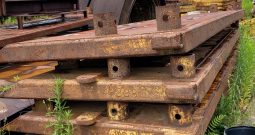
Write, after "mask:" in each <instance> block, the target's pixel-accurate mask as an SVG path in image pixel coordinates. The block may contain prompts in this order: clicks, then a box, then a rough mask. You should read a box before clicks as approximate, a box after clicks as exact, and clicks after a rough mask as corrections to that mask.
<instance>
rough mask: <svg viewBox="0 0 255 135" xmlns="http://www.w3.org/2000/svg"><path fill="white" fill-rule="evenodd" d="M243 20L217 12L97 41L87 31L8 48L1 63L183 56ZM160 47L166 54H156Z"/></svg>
mask: <svg viewBox="0 0 255 135" xmlns="http://www.w3.org/2000/svg"><path fill="white" fill-rule="evenodd" d="M242 17H243V11H241V10H239V11H225V12H216V13H210V14H201V15H194V16H186V17H183V18H182V28H180V29H176V30H172V31H165V32H157V30H156V22H155V20H152V21H146V22H141V23H134V24H128V25H122V26H119V27H118V35H111V36H103V37H96V36H95V32H94V31H88V32H83V33H82V34H78V35H77V34H76V36H75V35H73V36H72V37H63V36H62V37H55V38H46V39H39V40H33V41H28V42H23V43H17V44H11V45H8V46H6V47H4V48H3V49H1V50H0V56H1V57H0V63H5V62H18V61H40V60H64V59H93V58H111V57H114V58H117V57H131V56H154V55H164V54H172V53H183V52H188V51H190V50H192V49H194V48H195V47H197V46H198V45H200V44H201V43H203V42H204V41H206V40H207V39H209V38H210V37H212V36H213V35H215V34H217V33H218V32H220V31H221V30H223V29H224V28H226V27H227V26H229V25H231V24H232V23H234V22H236V21H238V20H240V19H241V18H242ZM194 39H196V40H194ZM159 43H160V46H161V48H164V49H166V50H161V51H159V50H155V49H156V48H157V47H156V46H157V45H158V44H159ZM152 47H155V49H153V48H152Z"/></svg>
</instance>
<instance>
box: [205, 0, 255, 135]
mask: <svg viewBox="0 0 255 135" xmlns="http://www.w3.org/2000/svg"><path fill="white" fill-rule="evenodd" d="M242 5H243V8H244V10H245V14H246V21H245V23H241V25H240V34H241V35H240V41H239V45H238V56H237V63H236V67H235V71H234V73H233V75H232V77H231V78H230V80H229V90H228V93H227V94H226V95H223V96H222V98H221V101H220V103H219V105H218V107H217V109H216V112H215V115H214V116H213V118H212V120H211V122H210V124H209V127H208V129H207V132H206V134H207V135H220V134H223V132H224V129H225V128H227V127H232V126H237V125H250V123H249V121H247V117H249V115H251V114H250V111H249V106H250V104H251V101H252V99H253V97H254V95H255V85H254V84H255V38H254V37H252V34H251V33H252V30H255V27H254V26H255V25H252V21H249V19H250V18H251V10H252V6H253V5H252V0H243V4H242Z"/></svg>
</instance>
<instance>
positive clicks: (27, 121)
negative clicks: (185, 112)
mask: <svg viewBox="0 0 255 135" xmlns="http://www.w3.org/2000/svg"><path fill="white" fill-rule="evenodd" d="M234 56H235V55H234ZM234 56H232V57H231V58H230V59H229V60H228V62H227V63H225V66H224V68H222V69H221V71H220V72H219V74H218V75H217V77H216V79H215V81H214V83H213V85H212V86H211V88H210V90H209V92H208V93H207V95H206V96H205V98H204V99H203V100H202V102H201V103H200V104H199V105H197V106H196V108H195V112H194V113H193V115H192V119H193V121H192V124H190V125H189V126H186V127H174V126H171V125H170V124H169V122H168V118H167V117H168V113H167V112H168V105H167V104H165V105H163V104H136V105H134V106H133V111H132V112H131V113H130V118H129V119H126V120H124V121H111V120H109V119H108V118H107V117H105V116H103V115H101V116H100V114H102V113H103V112H104V111H103V110H104V108H105V105H102V104H101V105H99V104H98V103H97V104H94V105H91V104H90V103H84V104H82V105H76V107H75V106H74V107H72V106H71V107H72V109H73V120H72V121H71V122H72V123H73V124H74V125H75V128H74V129H75V131H74V132H75V135H84V134H86V135H105V134H109V135H119V134H135V135H169V134H174V135H185V134H188V135H203V134H204V132H205V130H206V127H207V125H208V123H209V122H210V119H211V117H212V115H213V113H214V111H215V108H216V106H217V103H218V102H219V100H220V97H221V95H222V92H223V91H224V90H225V89H226V87H227V80H228V77H229V76H230V73H231V72H232V70H233V67H234V65H235V63H234V61H235V57H234ZM88 105H89V106H88ZM78 108H79V109H78ZM77 109H78V110H79V111H77ZM75 110H76V111H75ZM100 112H101V113H100ZM148 112H149V113H148ZM84 115H85V116H84ZM82 116H83V117H85V119H90V120H91V122H92V123H93V125H90V124H88V125H90V126H84V124H83V123H81V124H80V123H79V122H78V121H77V118H79V117H82ZM50 121H53V119H52V118H50V117H46V116H45V113H38V112H29V113H27V114H24V115H22V116H20V117H18V118H17V119H15V120H14V121H12V122H11V123H9V124H8V125H7V126H6V128H7V129H9V130H10V131H17V132H25V133H35V134H50V133H51V129H50V128H45V127H46V125H47V124H48V123H49V122H50ZM79 125H80V126H79Z"/></svg>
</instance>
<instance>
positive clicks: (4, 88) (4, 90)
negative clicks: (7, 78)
mask: <svg viewBox="0 0 255 135" xmlns="http://www.w3.org/2000/svg"><path fill="white" fill-rule="evenodd" d="M12 88H13V85H6V86H2V87H0V93H3V92H6V91H9V90H10V89H12Z"/></svg>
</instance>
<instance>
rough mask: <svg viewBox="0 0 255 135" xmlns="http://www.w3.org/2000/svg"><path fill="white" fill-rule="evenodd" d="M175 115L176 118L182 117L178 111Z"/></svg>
mask: <svg viewBox="0 0 255 135" xmlns="http://www.w3.org/2000/svg"><path fill="white" fill-rule="evenodd" d="M174 117H175V119H176V120H180V119H181V118H182V116H181V115H180V114H178V113H177V114H175V116H174Z"/></svg>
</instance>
